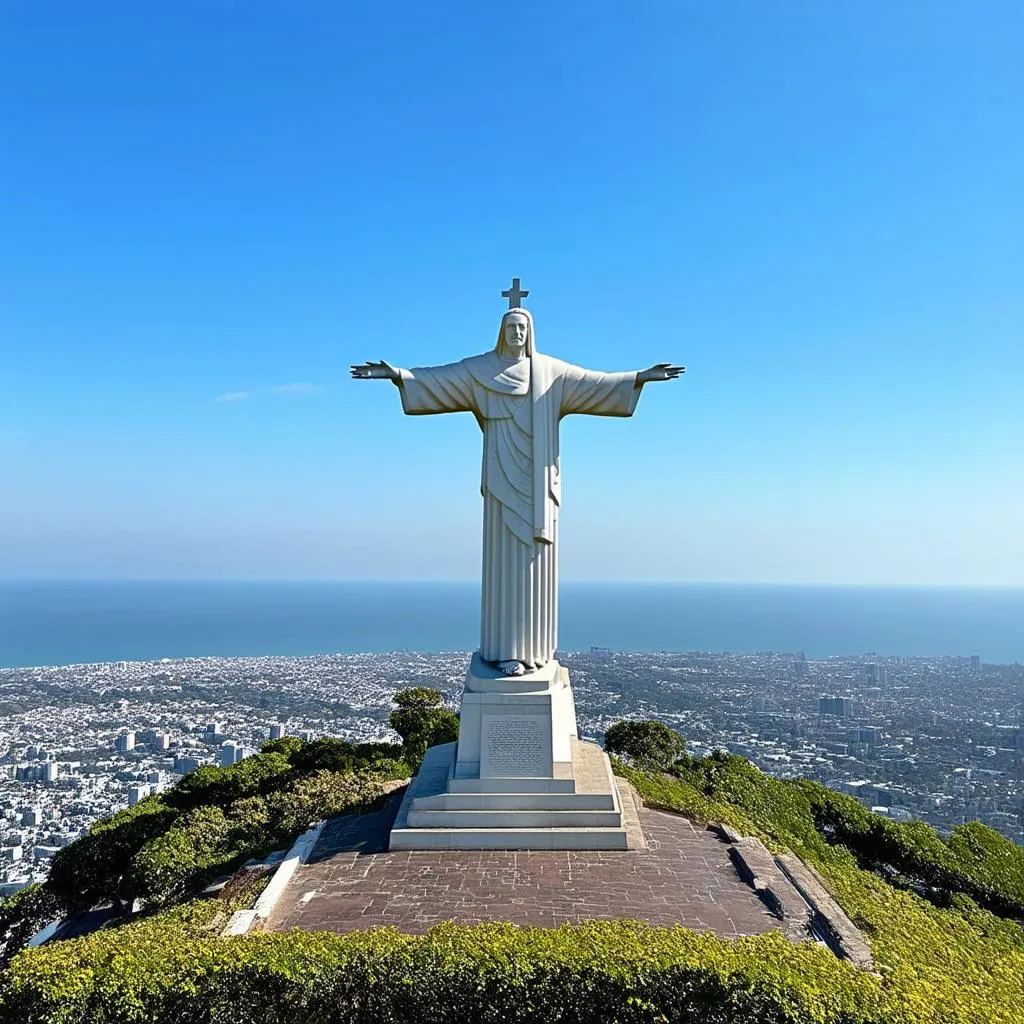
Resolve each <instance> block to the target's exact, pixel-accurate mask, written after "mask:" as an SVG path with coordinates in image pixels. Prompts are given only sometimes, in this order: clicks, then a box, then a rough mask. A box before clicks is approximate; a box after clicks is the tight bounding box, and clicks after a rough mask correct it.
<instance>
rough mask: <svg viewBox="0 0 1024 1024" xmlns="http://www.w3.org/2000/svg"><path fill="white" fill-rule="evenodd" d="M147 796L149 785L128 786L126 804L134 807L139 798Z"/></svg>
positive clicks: (142, 798)
mask: <svg viewBox="0 0 1024 1024" xmlns="http://www.w3.org/2000/svg"><path fill="white" fill-rule="evenodd" d="M147 796H149V786H147V785H145V784H140V785H137V786H131V787H129V789H128V806H129V807H134V806H135V805H136V804H137V803H138V802H139V801H140V800H144V799H145V798H146V797H147Z"/></svg>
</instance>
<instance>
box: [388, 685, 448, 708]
mask: <svg viewBox="0 0 1024 1024" xmlns="http://www.w3.org/2000/svg"><path fill="white" fill-rule="evenodd" d="M441 700H442V697H441V691H440V690H435V689H434V688H433V687H432V686H410V687H409V688H408V689H406V690H399V691H398V693H396V694H395V703H396V704H397V705H398V706H399V707H400V708H402V709H404V710H409V711H412V710H418V709H424V708H437V707H440V706H441Z"/></svg>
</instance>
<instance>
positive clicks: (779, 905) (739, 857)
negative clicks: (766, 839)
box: [729, 836, 808, 921]
mask: <svg viewBox="0 0 1024 1024" xmlns="http://www.w3.org/2000/svg"><path fill="white" fill-rule="evenodd" d="M729 856H730V858H732V862H733V864H735V865H736V870H737V871H738V872H739V876H740V878H742V879H743V880H744V881H745V882H748V883H749V884H750V885H751V886H752V887H753V889H754V891H755V892H756V893H757V894H758V896H760V897H761V899H762V900H764V902H765V904H766V905H767V907H768V909H769V910H771V912H772V913H773V914H774V915H775V916H776V917H777V918H779V920H781V921H787V920H794V921H800V920H803V921H806V920H807V917H808V913H807V908H806V907H805V906H804V905H803V903H802V902H801V903H798V902H797V901H798V899H799V897H798V896H797V895H796V893H794V892H793V889H792V887H791V886H789V885H788V884H787V882H786V878H785V876H784V875H783V873H782V872H781V871H780V870H779V868H778V866H777V865H776V863H775V858H774V857H773V856H772V855H771V853H770V852H769V851H768V848H767V847H766V846H765V845H764V843H762V842H761V840H760V839H755V838H754V837H753V836H744V837H742V838H741V839H740V840H739V841H738V842H736V843H734V844H733V845H732V846H730V847H729Z"/></svg>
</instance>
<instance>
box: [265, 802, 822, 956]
mask: <svg viewBox="0 0 1024 1024" xmlns="http://www.w3.org/2000/svg"><path fill="white" fill-rule="evenodd" d="M401 796H402V794H401V792H398V793H396V794H394V795H393V796H392V797H391V799H390V800H389V801H388V803H387V804H386V805H385V806H384V808H383V809H382V810H381V811H378V812H375V813H372V814H365V815H354V816H346V817H341V818H336V819H334V820H333V821H330V822H328V823H327V825H326V827H325V828H324V830H323V832H322V833H321V835H320V840H319V842H318V843H317V846H316V848H315V849H314V850H313V853H312V855H311V856H310V858H309V860H308V861H307V862H306V863H305V864H304V865H302V866H301V867H300V868H299V870H298V871H297V872H296V874H295V876H294V877H293V878H292V880H291V882H290V883H289V885H288V887H287V888H286V889H285V891H284V893H283V894H282V896H281V899H280V900H279V901H278V903H277V906H276V907H275V909H274V911H273V913H272V914H271V916H270V919H269V920H268V921H267V922H266V926H265V930H267V931H284V930H287V929H289V928H303V929H306V930H310V931H334V932H348V931H355V930H360V929H365V928H373V927H379V926H382V925H391V926H394V927H395V928H398V929H399V930H400V931H403V932H407V933H412V934H419V933H422V932H425V931H427V929H429V928H431V927H432V926H433V925H435V924H438V923H440V922H442V921H452V920H454V921H458V922H461V923H464V924H478V923H480V922H484V921H510V922H512V923H514V924H518V925H535V926H540V927H554V926H557V925H561V924H566V923H571V924H574V923H578V922H582V921H587V920H595V919H609V918H634V919H637V920H642V921H647V922H649V923H650V924H652V925H656V926H671V925H676V924H679V925H683V926H684V927H687V928H693V929H695V930H697V931H712V932H716V933H717V934H719V935H722V936H725V937H729V938H733V937H737V936H740V935H753V934H758V933H761V932H767V931H771V930H772V929H781V930H782V931H783V932H784V933H787V934H788V937H789V938H791V939H794V940H796V939H799V938H803V937H804V933H803V931H802V930H801V929H796V928H794V927H793V924H792V923H784V922H782V921H780V920H779V918H778V917H776V916H774V915H773V914H772V913H771V912H770V911H769V909H768V908H767V906H766V905H765V904H764V903H763V902H762V901H761V899H759V897H758V896H757V895H756V894H755V892H754V891H753V889H752V888H751V887H750V886H749V885H748V884H747V883H745V882H744V881H742V880H741V879H740V877H739V875H738V874H737V872H736V868H735V867H734V865H733V863H732V861H731V860H730V858H729V846H728V844H727V843H724V842H722V841H721V840H719V839H718V838H717V837H716V836H714V835H713V834H712V833H711V832H708V831H706V830H705V829H700V828H696V827H694V825H692V824H691V823H690V822H689V821H688V820H687V819H686V818H683V817H680V816H677V815H674V814H667V813H663V812H661V811H654V810H651V809H649V808H643V807H641V808H639V812H638V813H639V819H640V827H641V828H642V830H643V834H644V838H645V839H646V842H647V849H646V850H623V851H617V850H614V851H585V850H562V851H548V850H529V851H502V850H479V851H477V850H466V851H443V850H437V851H434V850H401V851H395V852H387V841H388V832H389V830H390V828H391V823H392V821H393V820H394V817H395V814H396V812H397V810H398V805H399V803H400V801H401ZM793 897H794V898H795V899H799V896H798V895H797V894H796V892H795V890H794V893H793Z"/></svg>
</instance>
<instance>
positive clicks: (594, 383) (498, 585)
mask: <svg viewBox="0 0 1024 1024" xmlns="http://www.w3.org/2000/svg"><path fill="white" fill-rule="evenodd" d="M531 326H532V324H531ZM396 383H397V385H398V387H399V390H400V392H401V395H402V409H403V410H404V411H405V412H406V413H407V414H408V415H411V416H421V415H430V414H433V413H443V412H471V413H473V415H474V416H475V417H476V421H477V423H478V424H479V425H480V428H481V430H482V431H483V435H484V445H483V464H482V467H481V474H480V491H481V494H482V495H483V499H484V536H483V559H482V594H481V613H480V626H481V628H480V654H481V656H482V657H483V658H485V659H486V660H488V661H494V662H500V661H521V662H523V663H524V664H526V665H527V666H534V665H536V666H540V665H543V664H545V663H546V662H548V661H550V660H551V659H552V658H554V656H555V648H556V645H557V639H558V550H557V547H558V509H559V505H560V504H561V500H562V493H561V491H562V483H561V472H560V466H559V450H558V448H559V446H558V440H559V438H558V433H559V432H558V423H559V421H560V420H561V418H562V417H563V416H568V415H570V414H573V413H584V414H587V415H591V416H631V415H632V414H633V410H634V409H635V408H636V403H637V400H638V398H639V396H640V385H639V384H638V383H637V375H636V373H635V372H625V373H602V372H600V371H596V370H585V369H583V367H580V366H574V365H573V364H571V363H566V362H563V361H562V360H561V359H554V358H552V357H551V356H547V355H543V354H540V353H536V352H533V353H532V354H531V355H529V356H524V357H523V358H521V359H511V358H507V357H505V356H503V355H501V354H499V353H498V352H497V351H495V352H488V353H484V354H483V355H478V356H470V357H469V358H468V359H463V360H461V361H460V362H457V363H448V364H446V365H443V366H426V367H416V368H414V369H411V370H404V369H403V370H400V371H399V379H398V380H397V381H396Z"/></svg>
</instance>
